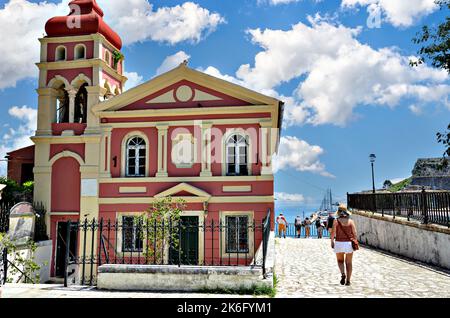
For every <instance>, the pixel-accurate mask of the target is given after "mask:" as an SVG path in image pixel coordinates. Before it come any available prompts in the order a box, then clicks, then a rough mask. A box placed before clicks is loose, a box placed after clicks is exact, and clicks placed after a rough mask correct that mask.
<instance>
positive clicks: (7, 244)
mask: <svg viewBox="0 0 450 318" xmlns="http://www.w3.org/2000/svg"><path fill="white" fill-rule="evenodd" d="M4 249H6V250H7V252H8V255H9V256H12V257H8V259H9V261H10V262H11V264H10V265H9V266H8V273H7V274H8V277H9V278H7V279H6V281H7V282H8V283H12V282H13V277H16V276H17V275H20V276H19V278H18V279H17V282H20V281H21V280H22V279H23V278H24V281H25V283H32V284H37V283H39V281H40V275H39V271H40V269H41V266H39V265H38V264H37V263H36V262H35V261H34V253H35V252H36V249H37V245H36V243H35V242H34V241H33V240H31V239H30V240H29V241H27V243H26V244H25V246H21V248H19V246H18V245H17V244H16V243H15V242H14V241H12V240H11V239H10V238H9V237H8V236H7V235H6V234H1V233H0V250H2V251H3V250H4ZM24 251H29V252H30V256H29V257H28V256H27V253H24ZM11 259H12V260H11Z"/></svg>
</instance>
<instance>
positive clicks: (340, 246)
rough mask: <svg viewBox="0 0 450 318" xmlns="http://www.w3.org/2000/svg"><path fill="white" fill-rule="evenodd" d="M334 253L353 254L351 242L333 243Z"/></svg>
mask: <svg viewBox="0 0 450 318" xmlns="http://www.w3.org/2000/svg"><path fill="white" fill-rule="evenodd" d="M334 252H335V253H346V254H348V253H353V247H352V242H350V241H349V242H334Z"/></svg>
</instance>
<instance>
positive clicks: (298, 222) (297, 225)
mask: <svg viewBox="0 0 450 318" xmlns="http://www.w3.org/2000/svg"><path fill="white" fill-rule="evenodd" d="M294 225H295V231H296V233H297V238H300V234H301V232H302V219H301V217H300V215H297V217H296V218H295V221H294Z"/></svg>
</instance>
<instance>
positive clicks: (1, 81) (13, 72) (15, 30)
mask: <svg viewBox="0 0 450 318" xmlns="http://www.w3.org/2000/svg"><path fill="white" fill-rule="evenodd" d="M65 2H66V3H65V4H64V5H63V4H53V3H47V2H41V3H33V2H29V1H26V0H11V1H9V2H7V3H6V4H5V6H4V8H3V9H0V25H1V26H2V36H1V38H2V45H1V46H0V56H1V57H2V60H3V61H4V63H2V67H1V68H0V89H2V88H6V87H14V86H15V85H16V83H17V81H19V80H21V79H23V78H27V77H35V76H37V73H38V69H37V67H36V65H34V63H36V62H39V41H38V38H40V37H42V35H43V33H44V26H45V22H46V21H47V20H48V19H49V18H51V17H52V16H54V15H58V14H64V13H65V12H66V11H68V10H67V6H66V5H67V1H65Z"/></svg>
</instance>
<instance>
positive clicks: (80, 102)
mask: <svg viewBox="0 0 450 318" xmlns="http://www.w3.org/2000/svg"><path fill="white" fill-rule="evenodd" d="M86 86H88V84H83V85H82V86H81V87H80V89H79V90H78V93H77V95H76V97H75V110H74V111H75V114H74V122H75V123H86V122H87V96H88V94H87V90H86Z"/></svg>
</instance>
